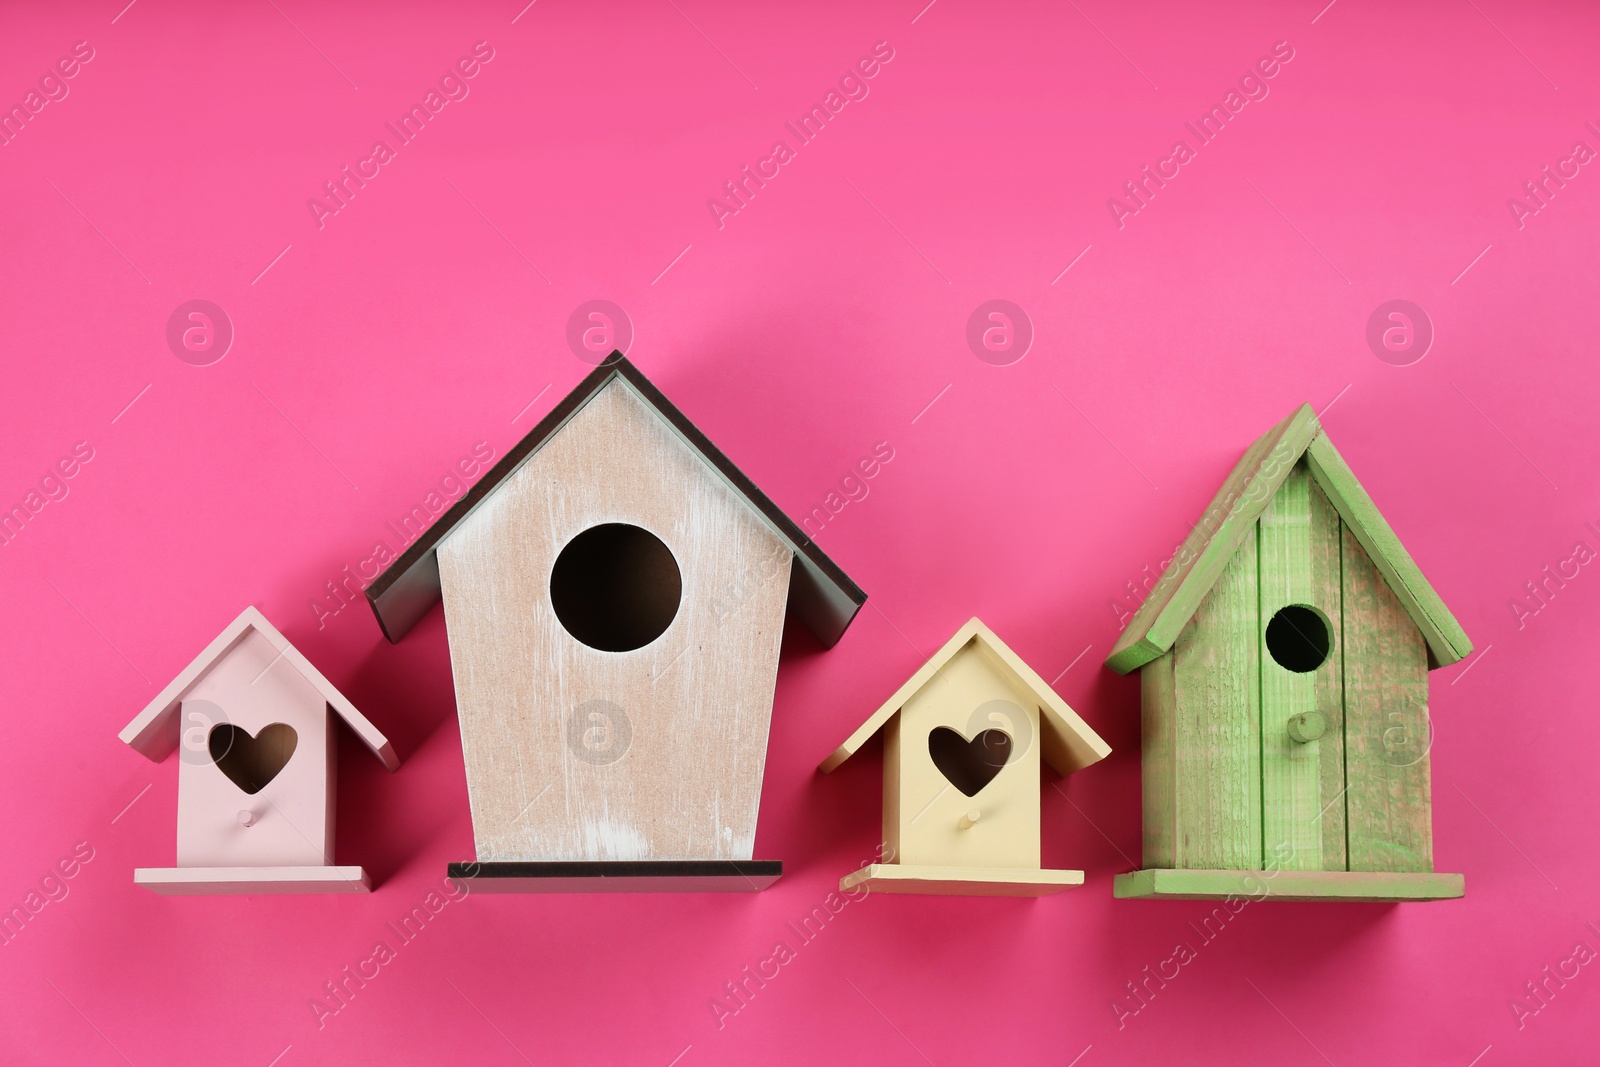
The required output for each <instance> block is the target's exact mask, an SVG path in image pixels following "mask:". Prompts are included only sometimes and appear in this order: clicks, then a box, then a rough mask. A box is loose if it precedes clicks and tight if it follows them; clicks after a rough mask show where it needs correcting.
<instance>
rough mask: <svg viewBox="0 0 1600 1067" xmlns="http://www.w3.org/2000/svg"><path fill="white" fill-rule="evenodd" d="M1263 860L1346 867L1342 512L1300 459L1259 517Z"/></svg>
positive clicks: (1306, 867) (1312, 867)
mask: <svg viewBox="0 0 1600 1067" xmlns="http://www.w3.org/2000/svg"><path fill="white" fill-rule="evenodd" d="M1257 543H1258V563H1257V566H1258V569H1259V574H1260V611H1259V612H1258V618H1257V620H1256V625H1257V627H1258V629H1257V631H1256V633H1257V635H1258V636H1257V640H1258V641H1259V642H1260V645H1261V656H1260V662H1261V841H1262V848H1263V862H1267V861H1269V860H1270V861H1271V862H1272V863H1274V865H1275V866H1277V867H1278V868H1279V869H1283V870H1296V871H1323V870H1327V871H1342V870H1344V869H1345V854H1344V821H1345V813H1344V794H1345V788H1344V709H1343V704H1344V693H1343V685H1342V679H1341V671H1340V659H1341V656H1340V655H1339V654H1338V653H1339V649H1338V648H1337V647H1336V646H1337V645H1338V644H1339V642H1338V640H1337V638H1336V635H1337V634H1339V632H1340V620H1341V618H1342V611H1341V607H1340V605H1341V601H1342V594H1341V592H1340V586H1339V566H1340V564H1339V513H1338V512H1337V511H1335V510H1334V508H1333V505H1332V504H1330V503H1329V502H1328V498H1327V496H1326V495H1325V494H1324V493H1323V492H1322V490H1321V489H1320V488H1318V487H1317V485H1316V483H1315V482H1314V481H1313V480H1312V478H1311V473H1310V471H1308V470H1307V469H1306V467H1305V465H1304V464H1301V465H1298V466H1296V467H1295V468H1294V469H1293V470H1292V471H1290V472H1289V475H1288V477H1286V478H1285V479H1284V481H1283V485H1282V486H1281V487H1280V488H1279V489H1278V493H1277V495H1276V496H1274V497H1273V498H1272V500H1271V501H1270V502H1269V503H1268V504H1267V507H1266V510H1264V511H1263V512H1262V513H1261V518H1260V519H1259V520H1258V542H1257Z"/></svg>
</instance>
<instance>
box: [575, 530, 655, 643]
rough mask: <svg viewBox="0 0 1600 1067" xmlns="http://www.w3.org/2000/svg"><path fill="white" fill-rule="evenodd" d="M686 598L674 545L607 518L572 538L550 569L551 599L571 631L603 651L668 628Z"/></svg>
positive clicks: (652, 637)
mask: <svg viewBox="0 0 1600 1067" xmlns="http://www.w3.org/2000/svg"><path fill="white" fill-rule="evenodd" d="M682 598H683V576H682V575H681V574H679V572H678V561H677V560H675V559H673V558H672V550H671V549H669V548H668V547H667V546H666V544H665V543H664V542H663V541H662V540H661V538H659V537H657V536H656V535H655V534H653V533H651V532H650V531H649V530H645V529H641V528H640V527H638V526H632V525H630V524H628V523H623V522H608V523H603V524H602V525H599V526H591V527H589V529H587V530H585V531H583V532H582V533H580V534H579V535H578V536H577V537H574V538H573V539H572V540H571V541H569V542H567V546H566V547H565V548H563V549H562V550H561V554H560V555H558V556H557V557H556V565H555V566H554V567H553V568H551V571H550V604H551V606H552V607H553V608H555V612H556V618H558V619H560V620H561V625H562V626H564V627H566V629H567V633H569V634H571V635H572V636H573V637H575V638H577V639H578V640H579V641H582V642H583V643H584V644H586V645H588V646H589V647H590V648H597V649H599V650H600V651H602V652H631V651H633V650H634V649H636V648H643V647H644V646H645V645H648V644H649V643H650V642H651V641H654V640H655V639H656V638H658V637H660V636H661V635H662V634H663V633H665V632H666V630H667V627H668V626H670V625H672V620H673V618H674V617H675V616H676V615H677V614H678V602H679V601H680V600H681V599H682Z"/></svg>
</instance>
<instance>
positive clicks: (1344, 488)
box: [1106, 404, 1472, 674]
mask: <svg viewBox="0 0 1600 1067" xmlns="http://www.w3.org/2000/svg"><path fill="white" fill-rule="evenodd" d="M1302 459H1304V460H1305V463H1306V467H1307V469H1308V470H1309V471H1310V472H1311V476H1312V478H1314V479H1315V480H1316V483H1317V485H1318V486H1319V487H1320V488H1321V489H1322V492H1323V493H1324V495H1326V496H1327V498H1328V500H1329V501H1330V502H1331V503H1332V504H1333V506H1334V508H1335V509H1336V510H1337V511H1338V512H1339V517H1340V518H1341V519H1343V520H1344V523H1345V525H1346V526H1348V527H1349V528H1350V531H1351V532H1352V533H1354V534H1355V535H1356V540H1357V541H1358V542H1359V543H1360V545H1361V547H1362V548H1363V549H1365V550H1366V553H1367V555H1368V556H1369V557H1370V558H1371V559H1372V562H1373V564H1374V565H1375V566H1376V567H1377V568H1378V573H1379V574H1381V575H1383V579H1384V581H1385V582H1387V583H1388V585H1389V589H1390V590H1391V591H1392V592H1393V593H1394V595H1395V596H1396V598H1398V599H1399V601H1400V603H1401V604H1402V605H1403V606H1404V607H1405V610H1406V613H1407V614H1408V615H1410V616H1411V620H1412V621H1413V622H1415V623H1416V624H1417V629H1419V630H1421V631H1422V636H1423V639H1424V640H1425V641H1426V642H1427V645H1428V660H1429V665H1430V667H1431V668H1437V667H1444V666H1448V665H1449V664H1452V663H1455V662H1458V661H1459V660H1462V659H1464V658H1466V656H1467V655H1468V654H1469V653H1470V652H1471V651H1472V642H1471V641H1470V640H1469V639H1468V638H1467V635H1466V632H1465V631H1463V630H1462V629H1461V624H1460V623H1458V622H1456V620H1455V616H1453V615H1451V614H1450V610H1449V609H1448V608H1446V607H1445V606H1444V601H1443V600H1441V599H1440V598H1439V594H1438V593H1436V592H1435V591H1434V588H1433V586H1431V585H1429V584H1428V580H1427V579H1426V578H1424V577H1423V576H1422V571H1421V570H1420V569H1418V567H1417V564H1416V562H1415V561H1414V560H1412V558H1411V555H1410V553H1408V552H1407V551H1406V550H1405V546H1404V545H1402V544H1401V543H1400V539H1399V538H1398V537H1396V536H1395V533H1394V531H1393V530H1392V529H1390V528H1389V523H1388V522H1387V521H1385V519H1384V517H1383V515H1382V514H1381V513H1380V512H1379V511H1378V507H1377V505H1376V504H1374V503H1373V502H1372V498H1371V497H1370V496H1368V495H1367V491H1366V490H1365V489H1363V488H1362V487H1361V483H1360V482H1358V481H1357V480H1356V476H1355V474H1354V473H1353V472H1352V471H1351V470H1350V467H1349V465H1348V464H1347V463H1345V461H1344V457H1343V456H1341V455H1339V451H1338V449H1336V448H1334V447H1333V442H1332V441H1330V440H1328V435H1327V434H1326V433H1325V432H1323V429H1322V424H1321V423H1320V422H1318V421H1317V416H1316V413H1315V412H1314V411H1312V410H1311V405H1310V404H1302V405H1300V407H1299V408H1298V409H1297V410H1296V411H1294V412H1293V413H1292V414H1291V415H1290V416H1289V417H1288V418H1286V419H1284V420H1283V421H1282V422H1280V423H1278V425H1276V426H1274V427H1273V428H1272V429H1270V430H1268V431H1267V432H1266V433H1265V434H1263V435H1262V436H1261V437H1259V438H1258V439H1257V440H1256V442H1255V443H1254V444H1252V445H1251V446H1250V447H1249V448H1248V449H1246V450H1245V454H1244V455H1243V456H1242V457H1240V459H1239V462H1238V463H1237V464H1236V465H1235V466H1234V468H1233V473H1231V474H1229V475H1228V479H1227V481H1225V482H1223V483H1222V488H1221V489H1219V490H1218V491H1217V495H1216V497H1215V498H1214V499H1213V500H1212V501H1211V506H1210V507H1208V508H1207V509H1206V512H1205V515H1203V516H1202V517H1201V519H1200V521H1199V522H1198V523H1196V524H1195V527H1194V529H1193V530H1191V531H1189V536H1188V537H1186V538H1184V541H1183V546H1182V547H1181V548H1180V549H1179V550H1178V554H1177V555H1176V556H1175V557H1173V560H1172V564H1171V565H1170V566H1169V567H1168V568H1167V569H1166V571H1165V572H1163V573H1162V575H1161V578H1160V580H1159V581H1157V582H1156V586H1155V588H1154V589H1152V590H1151V591H1150V595H1149V596H1148V597H1147V598H1146V599H1145V601H1144V603H1143V604H1141V605H1139V610H1138V611H1137V612H1135V613H1134V616H1133V618H1132V619H1131V620H1130V621H1129V623H1128V627H1127V629H1125V630H1123V631H1122V636H1120V637H1119V638H1118V639H1117V643H1116V645H1115V646H1113V647H1112V649H1111V654H1110V655H1109V656H1107V657H1106V666H1108V667H1110V668H1111V669H1112V670H1114V671H1116V672H1117V673H1119V674H1127V673H1128V672H1129V671H1132V670H1135V669H1137V668H1139V667H1142V666H1144V665H1145V664H1146V663H1149V662H1150V661H1151V660H1153V659H1156V658H1158V657H1160V656H1162V655H1164V654H1165V653H1166V652H1167V650H1168V649H1170V648H1171V647H1172V644H1173V642H1174V641H1176V640H1177V638H1178V633H1179V631H1181V630H1182V629H1183V627H1184V626H1185V625H1187V624H1188V622H1189V620H1190V619H1191V618H1193V617H1194V613H1195V611H1196V610H1197V609H1198V608H1199V607H1200V602H1201V601H1202V600H1204V599H1205V597H1206V594H1207V593H1209V592H1211V587H1212V586H1213V585H1215V584H1216V581H1217V579H1218V578H1219V577H1220V576H1221V574H1222V571H1223V568H1224V567H1226V566H1227V565H1228V561H1229V560H1230V559H1232V558H1233V554H1234V552H1235V551H1237V550H1238V548H1239V546H1240V545H1241V544H1243V543H1244V540H1245V538H1246V537H1247V536H1249V534H1250V531H1251V530H1253V529H1254V528H1255V523H1256V520H1257V519H1258V518H1260V517H1261V512H1262V511H1263V510H1264V509H1265V508H1266V506H1267V504H1268V502H1269V501H1271V500H1272V497H1273V496H1274V494H1276V493H1277V491H1278V489H1279V487H1280V486H1282V485H1283V481H1284V479H1285V478H1286V477H1288V475H1289V472H1290V471H1291V470H1293V469H1294V465H1295V464H1296V463H1298V462H1299V461H1300V460H1302Z"/></svg>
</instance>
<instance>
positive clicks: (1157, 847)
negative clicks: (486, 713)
mask: <svg viewBox="0 0 1600 1067" xmlns="http://www.w3.org/2000/svg"><path fill="white" fill-rule="evenodd" d="M1176 722H1177V707H1176V705H1175V703H1174V696H1173V689H1172V653H1171V652H1168V653H1166V654H1165V655H1163V656H1161V657H1159V658H1158V659H1153V660H1151V661H1150V662H1149V663H1146V664H1145V665H1144V666H1143V667H1141V668H1140V669H1139V737H1140V746H1141V749H1142V759H1141V767H1140V772H1139V776H1140V780H1141V782H1142V784H1143V795H1144V865H1145V866H1146V867H1171V866H1174V864H1175V862H1176V851H1175V849H1174V842H1175V840H1176V833H1177V826H1178V813H1177V810H1176V808H1175V806H1174V805H1175V804H1176V802H1177V791H1176V784H1177V783H1176V774H1177V752H1176V750H1175V749H1174V748H1173V731H1174V728H1175V726H1176Z"/></svg>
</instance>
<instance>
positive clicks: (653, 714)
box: [439, 379, 793, 861]
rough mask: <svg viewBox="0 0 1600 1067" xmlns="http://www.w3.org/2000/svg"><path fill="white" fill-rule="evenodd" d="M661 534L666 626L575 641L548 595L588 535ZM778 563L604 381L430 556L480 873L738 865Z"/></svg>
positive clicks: (710, 481)
mask: <svg viewBox="0 0 1600 1067" xmlns="http://www.w3.org/2000/svg"><path fill="white" fill-rule="evenodd" d="M613 522H618V523H631V524H633V525H636V526H640V527H642V528H644V529H646V530H649V531H650V532H651V533H653V534H655V535H656V536H657V537H659V538H660V539H661V540H662V541H663V542H664V543H665V544H666V546H667V547H668V549H669V550H670V551H671V552H672V555H673V557H674V559H675V561H676V563H677V566H678V569H679V571H680V573H681V576H682V600H681V602H680V604H679V606H678V609H677V614H676V615H675V616H674V618H673V619H672V622H671V624H670V625H669V626H668V627H667V629H666V631H665V632H664V633H662V634H661V635H660V636H659V637H658V638H656V639H655V640H654V641H652V642H651V643H649V644H646V645H645V646H643V647H642V648H637V649H634V650H632V651H627V652H607V651H601V650H599V649H595V648H591V647H588V646H586V645H584V644H582V643H581V642H579V641H578V640H576V639H575V638H574V637H573V636H572V635H571V634H569V633H568V632H567V631H566V630H565V629H564V628H563V627H562V625H561V624H560V623H559V622H558V620H557V617H556V615H555V612H554V610H553V608H552V604H551V599H550V574H551V569H552V566H553V564H554V562H555V559H556V557H557V554H558V553H559V552H560V551H561V549H562V548H563V547H564V546H565V545H566V544H567V543H568V542H570V541H571V540H572V539H573V538H574V537H575V536H577V535H578V534H579V533H580V532H581V531H583V530H586V529H588V528H590V527H592V526H594V525H597V524H600V523H613ZM792 559H793V553H792V551H791V550H790V549H789V547H788V546H787V545H785V544H784V543H783V542H782V541H781V540H780V539H779V538H778V537H777V536H776V535H774V534H773V533H772V531H771V530H770V528H769V527H768V525H767V524H766V523H765V521H764V520H763V519H762V517H761V516H760V515H758V514H757V513H756V512H754V511H752V510H751V509H750V507H749V506H748V504H747V502H746V501H745V500H744V499H742V498H741V497H740V496H739V495H738V494H736V493H735V492H734V491H733V490H732V489H730V488H729V487H728V486H727V485H726V484H725V482H724V481H723V480H722V479H721V478H720V477H718V476H717V475H716V474H715V473H713V472H712V471H711V470H710V469H709V468H708V467H707V466H706V464H705V461H704V459H703V458H702V457H701V456H700V455H699V454H697V453H696V452H695V451H694V450H693V449H691V448H690V447H689V446H688V445H687V444H685V443H684V442H683V440H682V439H681V438H680V437H679V436H678V435H677V434H676V433H674V432H673V431H672V429H671V428H670V427H668V426H667V425H666V424H665V423H663V422H662V420H661V419H660V418H659V417H658V416H657V415H656V413H655V412H654V411H652V410H651V409H650V408H649V407H647V406H646V405H645V404H644V402H643V401H641V400H640V399H639V398H638V397H637V396H636V395H635V394H634V393H633V392H632V391H631V390H630V389H629V387H628V386H627V385H626V383H624V382H623V381H621V380H617V379H614V380H613V381H612V382H611V384H610V385H608V386H606V387H605V388H604V389H603V390H601V392H600V393H599V394H598V395H597V396H595V397H594V399H592V400H591V401H590V402H589V403H588V404H586V405H585V406H584V407H583V408H582V409H581V410H580V411H578V412H577V413H576V414H575V415H573V417H572V419H571V421H570V422H568V423H567V425H566V427H565V429H564V430H563V431H562V432H561V433H559V434H557V435H555V436H554V437H553V438H552V439H551V440H550V441H549V442H547V443H546V444H545V446H544V447H543V448H541V449H540V450H539V451H538V452H536V453H534V454H533V455H532V456H531V457H530V458H529V459H528V460H527V462H526V463H525V464H524V465H523V466H522V467H521V468H520V469H518V470H517V471H516V473H514V474H512V475H510V476H509V477H508V478H507V479H506V480H505V481H504V482H502V483H501V485H500V487H499V490H498V491H497V492H496V493H495V494H494V495H492V496H491V497H489V498H487V499H485V500H484V501H483V502H482V503H481V504H480V506H479V507H478V508H477V509H476V510H475V511H473V512H472V514H471V515H469V516H468V517H467V518H466V519H464V520H463V521H462V522H461V523H460V525H459V526H457V528H456V529H455V530H454V532H452V533H451V535H450V536H449V538H447V539H446V540H445V541H444V542H443V543H442V544H441V545H440V546H439V565H440V569H441V573H442V575H443V581H444V605H445V619H446V624H447V626H448V630H449V637H450V661H451V666H452V669H453V672H454V676H455V688H456V705H457V709H458V713H459V716H460V720H461V747H462V752H463V756H464V760H465V764H466V774H467V796H468V800H469V801H470V804H471V808H472V827H473V836H474V839H475V841H476V844H477V854H478V856H479V858H480V859H482V860H494V861H512V860H523V861H579V860H695V859H719V860H720V859H726V860H748V859H750V858H751V857H752V855H753V849H754V844H755V832H756V817H757V812H758V808H759V802H760V794H761V780H762V773H763V771H764V768H765V764H766V751H767V731H768V725H769V722H770V718H771V713H772V695H773V686H774V683H775V680H776V676H777V667H778V650H779V643H780V640H781V638H782V634H783V620H784V604H785V600H786V598H787V593H788V587H789V574H790V563H791V561H792Z"/></svg>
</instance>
